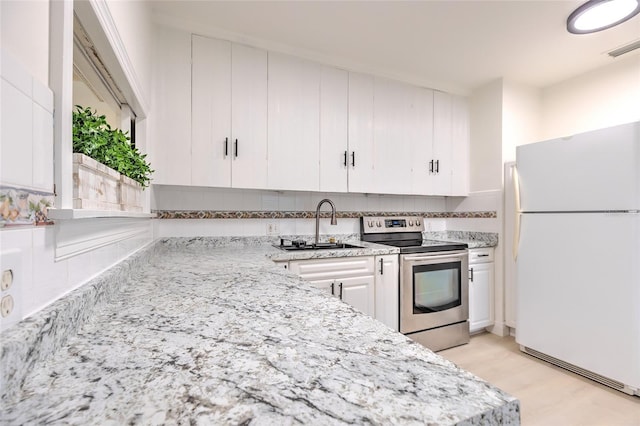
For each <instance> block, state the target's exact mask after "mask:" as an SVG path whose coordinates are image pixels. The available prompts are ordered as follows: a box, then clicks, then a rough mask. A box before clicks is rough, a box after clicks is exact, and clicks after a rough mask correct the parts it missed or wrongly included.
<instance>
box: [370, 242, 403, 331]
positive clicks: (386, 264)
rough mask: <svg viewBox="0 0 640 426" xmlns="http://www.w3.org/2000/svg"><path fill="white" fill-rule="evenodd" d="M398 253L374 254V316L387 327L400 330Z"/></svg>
mask: <svg viewBox="0 0 640 426" xmlns="http://www.w3.org/2000/svg"><path fill="white" fill-rule="evenodd" d="M398 277H399V275H398V255H397V254H388V255H385V256H376V287H375V295H376V311H375V318H376V319H377V320H378V321H380V322H381V323H383V324H385V325H386V326H387V327H389V328H392V329H394V330H395V331H398V330H400V328H399V320H400V311H399V310H400V301H399V295H400V291H399V287H398Z"/></svg>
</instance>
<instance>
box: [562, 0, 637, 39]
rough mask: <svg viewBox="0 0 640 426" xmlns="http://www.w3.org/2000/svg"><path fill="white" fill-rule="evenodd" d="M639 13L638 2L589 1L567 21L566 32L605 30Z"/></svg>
mask: <svg viewBox="0 0 640 426" xmlns="http://www.w3.org/2000/svg"><path fill="white" fill-rule="evenodd" d="M638 13H640V0H589V1H588V2H586V3H585V4H583V5H582V6H580V7H579V8H577V9H576V10H574V11H573V13H572V14H571V15H569V18H568V19H567V30H568V31H569V32H570V33H573V34H588V33H595V32H597V31H602V30H606V29H607V28H611V27H613V26H616V25H618V24H621V23H623V22H624V21H627V20H629V19H631V18H633V17H634V16H636V15H637V14H638Z"/></svg>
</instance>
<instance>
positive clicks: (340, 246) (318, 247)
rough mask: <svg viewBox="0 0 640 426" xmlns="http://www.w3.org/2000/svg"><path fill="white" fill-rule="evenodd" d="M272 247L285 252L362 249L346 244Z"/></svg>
mask: <svg viewBox="0 0 640 426" xmlns="http://www.w3.org/2000/svg"><path fill="white" fill-rule="evenodd" d="M274 247H276V248H279V249H280V250H285V251H303V250H336V249H350V248H362V246H356V245H354V244H348V243H318V244H304V245H302V244H299V245H293V244H292V245H282V244H281V245H274Z"/></svg>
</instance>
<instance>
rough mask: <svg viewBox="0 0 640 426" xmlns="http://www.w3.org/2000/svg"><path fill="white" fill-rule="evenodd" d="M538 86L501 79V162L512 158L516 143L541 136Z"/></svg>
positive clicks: (513, 159) (533, 139)
mask: <svg viewBox="0 0 640 426" xmlns="http://www.w3.org/2000/svg"><path fill="white" fill-rule="evenodd" d="M541 103H542V101H541V90H540V89H538V88H536V87H531V86H527V85H524V84H520V83H516V82H513V81H506V80H505V81H504V85H503V102H502V162H503V163H506V162H509V161H515V159H516V147H517V146H519V145H524V144H528V143H532V142H537V141H538V140H540V124H541V115H542V105H541Z"/></svg>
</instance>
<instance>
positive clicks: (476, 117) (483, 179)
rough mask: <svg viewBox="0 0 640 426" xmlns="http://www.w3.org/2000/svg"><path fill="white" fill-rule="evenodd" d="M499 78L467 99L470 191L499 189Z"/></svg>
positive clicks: (500, 132)
mask: <svg viewBox="0 0 640 426" xmlns="http://www.w3.org/2000/svg"><path fill="white" fill-rule="evenodd" d="M502 99H503V98H502V79H499V80H495V81H493V82H491V83H489V84H487V85H485V86H483V87H481V88H479V89H477V90H475V91H474V92H473V94H472V95H471V96H470V98H469V101H470V110H469V111H470V149H469V154H470V155H469V158H470V166H471V167H470V174H469V190H470V192H476V191H487V190H493V189H500V188H501V187H502Z"/></svg>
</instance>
